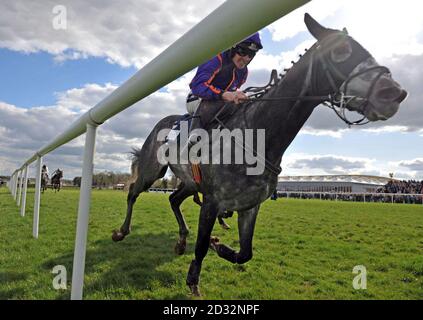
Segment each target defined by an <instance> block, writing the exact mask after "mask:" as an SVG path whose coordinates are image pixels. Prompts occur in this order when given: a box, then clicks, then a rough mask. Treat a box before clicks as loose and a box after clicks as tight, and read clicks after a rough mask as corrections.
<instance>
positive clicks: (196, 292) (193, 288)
mask: <svg viewBox="0 0 423 320" xmlns="http://www.w3.org/2000/svg"><path fill="white" fill-rule="evenodd" d="M189 288H190V289H191V294H192V295H193V296H195V297H201V293H200V289H199V288H198V285H197V284H190V285H189Z"/></svg>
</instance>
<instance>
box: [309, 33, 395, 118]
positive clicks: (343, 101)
mask: <svg viewBox="0 0 423 320" xmlns="http://www.w3.org/2000/svg"><path fill="white" fill-rule="evenodd" d="M346 36H347V35H346V34H345V33H344V32H341V34H340V35H339V34H335V35H333V36H332V37H336V38H334V40H332V39H328V40H329V41H330V40H332V41H333V42H332V43H330V45H333V44H335V43H336V42H337V41H339V39H340V37H343V38H344V37H346ZM325 41H327V40H326V39H325ZM321 46H322V45H321V44H318V47H317V52H318V53H317V59H318V60H319V62H320V63H321V65H322V68H323V71H324V72H325V75H326V78H327V79H328V81H329V84H330V85H331V87H332V90H333V93H332V94H330V95H329V96H330V99H329V100H326V101H324V102H323V104H324V105H326V106H327V107H329V108H330V109H332V110H333V111H334V112H335V113H336V115H337V116H338V117H339V118H340V119H341V120H342V121H344V122H345V123H346V124H348V126H354V125H355V126H358V125H365V124H368V123H369V122H370V120H367V121H365V120H366V116H365V115H364V114H365V111H366V110H367V108H368V106H369V104H371V103H370V97H371V96H372V94H373V91H374V89H375V86H376V83H377V81H378V80H379V79H380V78H381V77H382V76H383V75H384V74H390V73H391V72H390V70H389V69H388V68H387V67H384V66H373V67H370V68H367V69H364V70H362V71H359V72H357V73H354V74H352V73H350V74H349V75H348V76H345V75H344V74H343V73H342V71H340V70H339V68H338V67H337V66H335V65H334V64H333V63H332V61H330V60H329V59H328V58H327V57H326V56H325V55H324V54H322V53H321V52H319V50H320V51H321V49H320V48H321ZM369 58H371V56H370V54H368V53H366V54H364V56H363V59H362V60H361V61H360V62H359V63H358V64H357V65H356V67H357V66H358V65H360V64H361V63H363V62H364V61H365V60H367V59H369ZM313 60H314V59H312V63H314V61H313ZM353 70H354V69H353ZM375 70H379V72H378V73H377V75H376V77H374V79H373V80H372V82H371V85H370V87H369V89H368V90H367V93H366V95H365V96H364V97H358V96H351V95H347V92H348V85H349V84H350V83H351V81H352V80H354V79H355V78H358V77H360V76H362V75H364V74H366V73H369V72H372V71H375ZM335 78H338V79H340V80H341V81H343V84H342V85H341V86H340V87H339V88H338V87H337V85H336V84H335ZM313 79H315V77H313ZM311 87H312V88H315V87H316V84H313V83H312V84H311ZM312 90H313V89H312ZM357 101H358V102H360V104H359V105H358V106H356V107H354V108H353V107H351V103H352V102H357ZM347 109H348V110H351V111H357V112H359V113H361V114H362V115H363V118H362V119H360V120H357V121H350V120H348V119H347V116H346V114H345V111H346V110H347Z"/></svg>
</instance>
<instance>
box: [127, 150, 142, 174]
mask: <svg viewBox="0 0 423 320" xmlns="http://www.w3.org/2000/svg"><path fill="white" fill-rule="evenodd" d="M131 154H132V159H131V160H132V164H131V177H130V182H134V181H135V180H137V178H138V165H139V163H140V158H141V149H138V148H132V151H131Z"/></svg>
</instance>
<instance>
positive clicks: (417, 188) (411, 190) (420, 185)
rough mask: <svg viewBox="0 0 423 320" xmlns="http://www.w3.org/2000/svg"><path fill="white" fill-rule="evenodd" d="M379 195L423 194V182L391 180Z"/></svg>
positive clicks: (378, 191) (379, 191)
mask: <svg viewBox="0 0 423 320" xmlns="http://www.w3.org/2000/svg"><path fill="white" fill-rule="evenodd" d="M377 193H401V194H423V181H415V180H409V181H405V180H403V181H400V180H391V181H389V182H388V183H387V184H386V185H385V186H384V187H382V188H379V189H378V190H377Z"/></svg>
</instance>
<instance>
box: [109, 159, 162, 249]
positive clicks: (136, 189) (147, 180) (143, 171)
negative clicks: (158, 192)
mask: <svg viewBox="0 0 423 320" xmlns="http://www.w3.org/2000/svg"><path fill="white" fill-rule="evenodd" d="M155 169H156V168H147V167H142V168H139V173H138V178H137V180H136V181H135V182H134V183H131V185H130V186H129V192H128V197H127V209H126V218H125V221H124V222H123V224H122V226H121V227H120V229H119V231H117V230H115V231H113V235H112V239H113V241H115V242H116V241H121V240H123V239H124V238H125V237H126V236H127V235H128V234H129V233H130V231H131V218H132V210H133V207H134V204H135V201H137V198H138V196H139V195H140V193H142V192H144V191H146V190H148V188H150V187H151V185H152V184H153V183H154V181H156V180H157V179H160V178H162V177H163V176H164V175H165V173H166V170H167V166H162V167H161V168H159V170H155ZM153 173H155V175H153Z"/></svg>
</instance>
